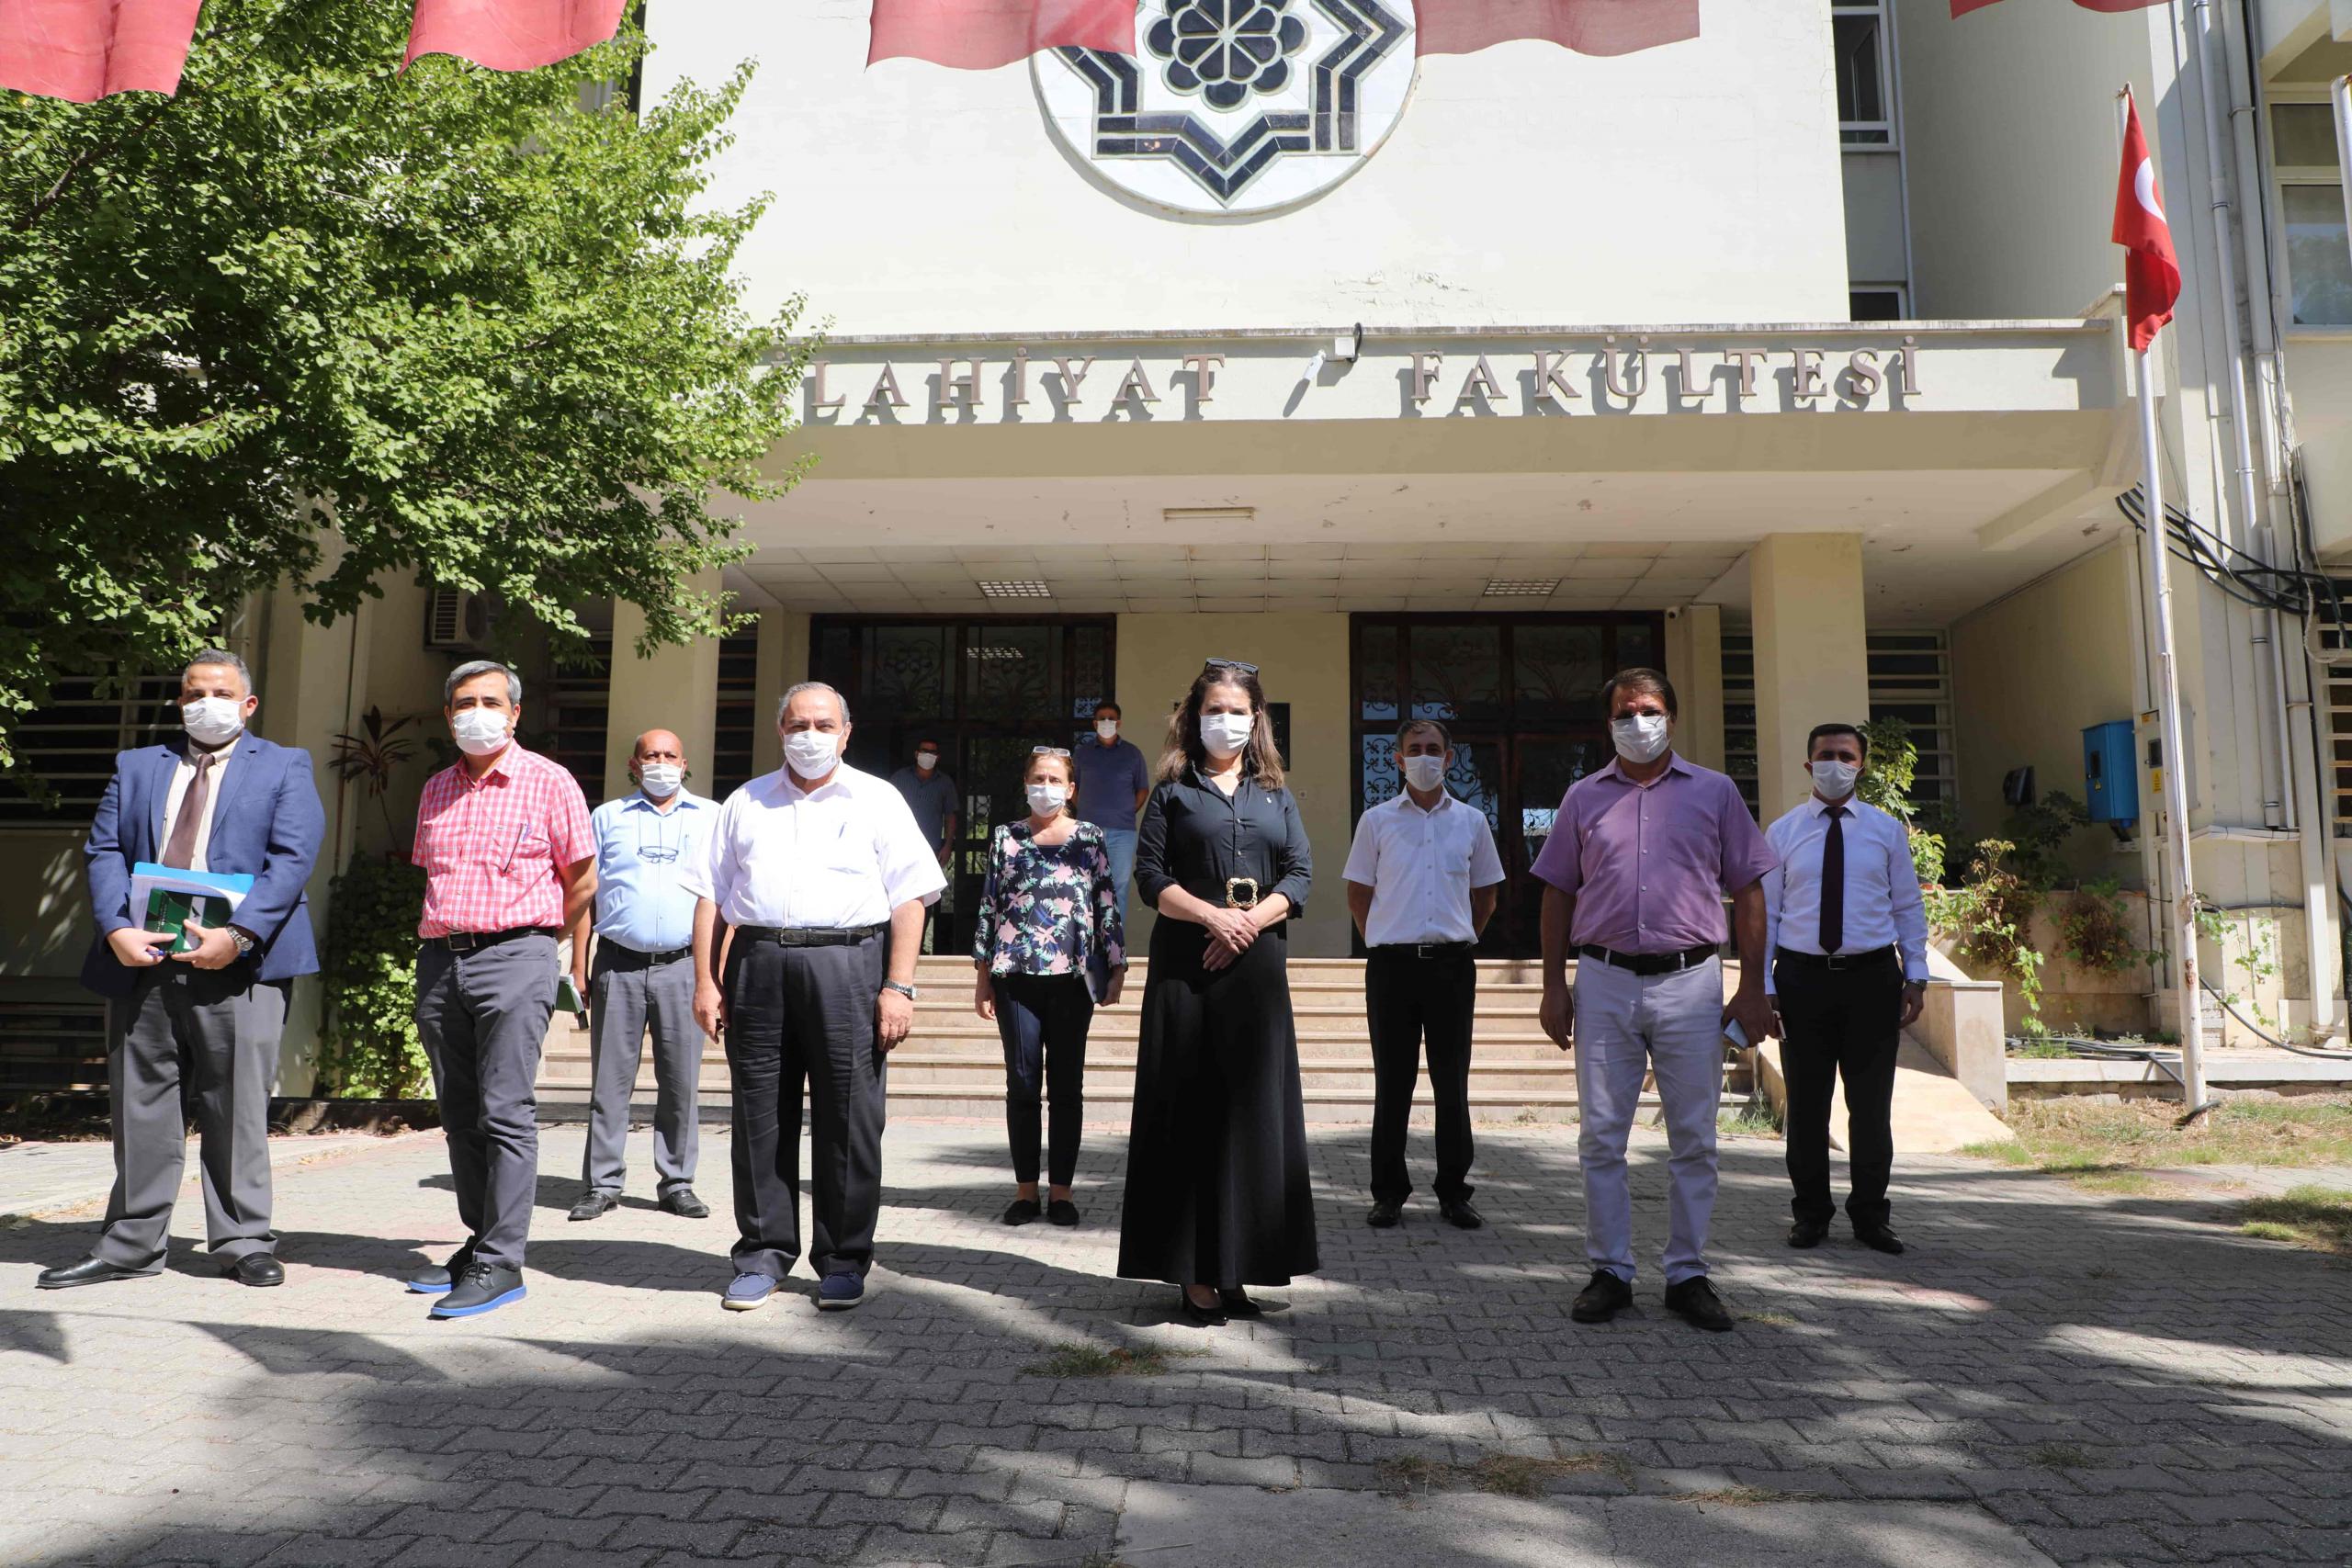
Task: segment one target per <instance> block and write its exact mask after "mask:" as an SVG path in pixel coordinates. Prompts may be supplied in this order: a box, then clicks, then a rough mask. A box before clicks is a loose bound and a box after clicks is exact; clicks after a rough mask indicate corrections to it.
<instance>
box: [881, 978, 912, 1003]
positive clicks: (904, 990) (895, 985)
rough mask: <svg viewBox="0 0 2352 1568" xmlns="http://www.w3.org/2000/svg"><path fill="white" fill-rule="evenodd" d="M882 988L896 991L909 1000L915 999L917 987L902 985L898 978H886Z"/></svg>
mask: <svg viewBox="0 0 2352 1568" xmlns="http://www.w3.org/2000/svg"><path fill="white" fill-rule="evenodd" d="M882 988H883V989H884V990H886V991H896V992H898V993H899V995H900V996H902V997H904V998H907V1000H909V1001H913V1000H914V999H915V988H914V987H912V986H901V985H900V984H899V982H897V981H896V980H885V981H883V982H882Z"/></svg>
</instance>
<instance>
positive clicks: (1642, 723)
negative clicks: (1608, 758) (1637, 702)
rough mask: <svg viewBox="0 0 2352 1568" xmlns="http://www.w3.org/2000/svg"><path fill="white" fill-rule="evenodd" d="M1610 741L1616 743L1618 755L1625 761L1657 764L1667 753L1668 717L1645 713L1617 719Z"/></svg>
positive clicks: (1612, 723)
mask: <svg viewBox="0 0 2352 1568" xmlns="http://www.w3.org/2000/svg"><path fill="white" fill-rule="evenodd" d="M1609 739H1611V740H1612V741H1614V742H1616V745H1617V755H1619V756H1620V757H1623V758H1624V759H1625V761H1629V762H1655V761H1657V760H1658V758H1659V757H1661V756H1663V755H1665V753H1666V748H1667V739H1668V738H1667V716H1666V715H1664V714H1662V713H1643V714H1635V715H1634V716H1633V717H1631V718H1621V719H1616V720H1614V721H1612V722H1611V724H1610V726H1609Z"/></svg>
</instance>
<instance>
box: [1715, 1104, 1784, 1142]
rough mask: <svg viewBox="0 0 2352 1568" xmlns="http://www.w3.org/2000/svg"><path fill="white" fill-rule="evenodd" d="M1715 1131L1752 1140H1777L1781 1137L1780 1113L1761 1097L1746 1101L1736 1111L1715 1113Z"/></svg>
mask: <svg viewBox="0 0 2352 1568" xmlns="http://www.w3.org/2000/svg"><path fill="white" fill-rule="evenodd" d="M1715 1131H1716V1132H1718V1133H1735V1134H1746V1135H1747V1136H1749V1137H1753V1138H1777V1137H1779V1136H1780V1135H1781V1117H1780V1112H1778V1111H1774V1110H1773V1109H1772V1103H1771V1101H1770V1100H1766V1099H1765V1098H1764V1097H1763V1096H1762V1095H1760V1094H1759V1095H1758V1096H1756V1097H1755V1098H1753V1099H1751V1100H1748V1102H1747V1104H1745V1105H1743V1106H1741V1107H1740V1108H1739V1109H1738V1110H1736V1111H1716V1112H1715Z"/></svg>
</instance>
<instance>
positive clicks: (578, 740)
mask: <svg viewBox="0 0 2352 1568" xmlns="http://www.w3.org/2000/svg"><path fill="white" fill-rule="evenodd" d="M548 695H549V696H550V697H551V698H552V699H553V703H554V707H555V723H554V728H553V730H552V732H551V733H550V734H549V736H548V741H547V746H548V756H550V757H552V758H554V759H555V760H556V761H558V762H559V763H560V764H562V765H563V766H564V767H565V768H567V769H569V770H570V771H571V776H572V777H573V778H574V779H577V780H578V781H579V782H580V788H581V792H582V794H584V795H587V797H588V798H589V800H590V801H591V802H594V801H598V800H602V799H603V798H604V792H605V730H606V729H607V728H610V718H611V713H612V705H613V634H612V633H610V632H596V633H593V634H592V635H591V636H590V637H589V639H588V647H587V649H586V651H585V652H583V653H582V654H580V655H578V656H577V657H576V658H574V659H573V660H570V661H569V662H568V663H567V664H566V666H565V667H564V668H562V669H560V670H558V671H556V672H555V675H554V678H553V679H552V680H550V681H549V682H548Z"/></svg>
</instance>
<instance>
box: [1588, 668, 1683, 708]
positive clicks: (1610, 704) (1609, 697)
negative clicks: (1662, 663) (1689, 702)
mask: <svg viewBox="0 0 2352 1568" xmlns="http://www.w3.org/2000/svg"><path fill="white" fill-rule="evenodd" d="M1620 686H1624V687H1628V688H1630V689H1631V690H1634V691H1636V692H1648V693H1650V694H1653V695H1655V696H1656V697H1657V700H1658V701H1660V702H1662V703H1664V704H1665V705H1666V716H1667V717H1668V718H1679V717H1680V716H1681V714H1682V710H1681V709H1680V708H1679V707H1677V706H1676V705H1675V702H1674V682H1671V681H1669V680H1668V679H1667V678H1666V672H1665V671H1662V670H1653V669H1651V668H1650V667H1649V666H1648V665H1646V664H1636V665H1634V666H1632V667H1631V668H1629V669H1624V670H1620V671H1617V673H1615V674H1614V675H1611V677H1609V683H1608V684H1607V685H1605V686H1603V687H1601V688H1600V716H1601V717H1603V718H1613V717H1615V716H1616V715H1617V688H1618V687H1620Z"/></svg>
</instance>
